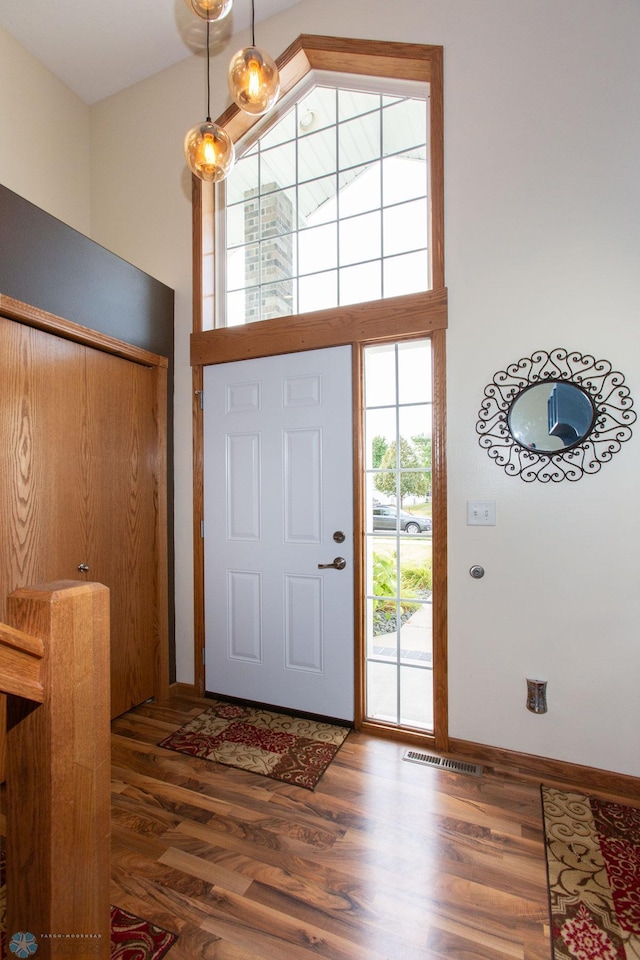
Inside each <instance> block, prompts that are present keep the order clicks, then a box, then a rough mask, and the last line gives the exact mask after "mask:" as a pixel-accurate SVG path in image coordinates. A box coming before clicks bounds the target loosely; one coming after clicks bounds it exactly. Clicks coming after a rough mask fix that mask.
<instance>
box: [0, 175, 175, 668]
mask: <svg viewBox="0 0 640 960" xmlns="http://www.w3.org/2000/svg"><path fill="white" fill-rule="evenodd" d="M0 293H2V294H5V295H6V296H9V297H14V298H15V299H16V300H22V301H24V302H25V303H29V304H31V306H34V307H38V308H39V309H40V310H46V311H47V312H48V313H53V314H56V316H59V317H64V319H65V320H73V322H74V323H79V324H82V326H84V327H90V328H91V329H92V330H98V331H99V332H100V333H105V334H108V335H109V336H112V337H117V339H119V340H125V341H126V342H127V343H132V344H135V346H137V347H142V348H143V349H145V350H150V351H151V352H152V353H157V354H160V355H161V356H165V357H167V358H168V359H169V373H168V410H167V425H168V433H169V436H168V476H167V500H168V504H169V517H168V530H169V578H170V579H169V600H170V615H169V628H170V657H171V662H170V676H171V679H172V680H174V679H175V633H174V627H173V624H174V605H173V596H174V563H173V512H172V510H173V310H174V292H173V290H172V289H171V288H170V287H167V286H166V285H165V284H163V283H160V281H159V280H154V278H153V277H150V276H149V275H148V274H146V273H144V272H143V271H142V270H138V269H137V267H134V266H132V265H131V264H130V263H127V261H126V260H122V259H121V258H120V257H117V256H116V255H115V254H114V253H111V252H110V251H109V250H106V249H105V248H104V247H101V246H100V245H99V244H97V243H95V242H94V241H93V240H90V239H89V238H88V237H85V236H84V235H83V234H82V233H79V232H78V231H77V230H74V229H73V228H72V227H69V226H67V225H66V224H64V223H62V221H60V220H57V219H56V218H55V217H52V216H51V215H50V214H48V213H45V212H44V210H41V209H40V208H39V207H36V206H34V204H32V203H30V202H29V201H28V200H25V199H24V198H23V197H20V196H18V194H16V193H13V192H12V191H11V190H8V189H7V188H6V187H3V186H2V185H1V184H0Z"/></svg>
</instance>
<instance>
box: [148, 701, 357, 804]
mask: <svg viewBox="0 0 640 960" xmlns="http://www.w3.org/2000/svg"><path fill="white" fill-rule="evenodd" d="M348 733H349V728H348V727H339V726H335V725H334V724H331V723H321V722H320V721H318V720H305V719H303V718H302V717H291V716H288V715H287V714H284V713H273V712H272V711H271V710H263V709H261V708H259V707H243V706H240V705H239V704H232V703H224V702H223V701H221V700H212V701H211V706H210V707H209V708H208V709H207V710H205V711H204V712H203V713H201V714H200V715H199V716H197V717H194V719H193V720H190V721H189V723H186V724H185V725H184V726H183V727H180V729H179V730H176V732H175V733H172V734H171V735H170V736H168V737H167V738H166V739H165V740H163V741H162V742H161V743H160V744H159V746H161V747H166V749H167V750H176V751H177V752H178V753H186V754H188V755H189V756H191V757H203V758H204V759H206V760H214V761H216V762H217V763H224V764H226V765H227V766H230V767H239V768H240V769H241V770H247V771H249V772H250V773H261V774H263V776H265V777H271V778H272V779H273V780H282V781H283V782H284V783H295V784H296V785H297V786H298V787H306V788H307V789H308V790H313V788H314V787H315V785H316V784H317V782H318V780H319V779H320V777H321V776H322V774H323V773H324V772H325V770H326V769H327V767H328V766H329V764H330V762H331V760H332V759H333V757H334V756H335V755H336V753H337V752H338V750H339V749H340V747H341V746H342V744H343V743H344V741H345V739H346V737H347V734H348Z"/></svg>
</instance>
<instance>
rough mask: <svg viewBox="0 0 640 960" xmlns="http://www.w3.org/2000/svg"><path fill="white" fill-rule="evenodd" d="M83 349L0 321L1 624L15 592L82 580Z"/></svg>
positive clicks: (84, 484)
mask: <svg viewBox="0 0 640 960" xmlns="http://www.w3.org/2000/svg"><path fill="white" fill-rule="evenodd" d="M85 352H86V348H84V347H82V346H81V345H79V344H77V343H72V342H70V341H68V340H62V339H59V338H58V337H52V336H50V335H49V334H47V333H44V332H43V331H41V330H36V329H34V328H32V327H28V326H24V325H23V324H20V323H14V322H13V321H11V320H7V319H5V318H4V317H0V458H1V460H0V511H1V514H0V516H1V517H2V521H1V522H2V535H1V537H0V620H2V621H3V622H5V621H6V617H5V614H6V601H7V596H8V594H9V593H11V592H12V591H13V590H15V589H16V588H17V587H24V586H27V585H28V584H32V583H42V582H46V581H50V580H58V579H68V580H74V579H76V580H79V579H82V574H80V573H78V564H80V563H82V562H83V558H84V553H85V542H86V537H85V513H86V503H85V490H86V469H85V468H86V460H85V457H84V453H83V447H84V444H85V440H86V428H87V422H86V416H85V405H84V382H85Z"/></svg>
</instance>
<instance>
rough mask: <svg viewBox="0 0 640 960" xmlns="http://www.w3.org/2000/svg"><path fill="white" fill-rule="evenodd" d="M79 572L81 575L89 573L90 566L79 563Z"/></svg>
mask: <svg viewBox="0 0 640 960" xmlns="http://www.w3.org/2000/svg"><path fill="white" fill-rule="evenodd" d="M78 570H79V571H80V573H89V564H88V563H79V564H78Z"/></svg>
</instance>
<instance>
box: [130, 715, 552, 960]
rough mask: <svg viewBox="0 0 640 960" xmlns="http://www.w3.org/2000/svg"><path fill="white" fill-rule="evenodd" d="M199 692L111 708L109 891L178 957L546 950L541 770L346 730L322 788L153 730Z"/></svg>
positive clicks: (422, 958)
mask: <svg viewBox="0 0 640 960" xmlns="http://www.w3.org/2000/svg"><path fill="white" fill-rule="evenodd" d="M205 706H206V701H202V700H196V699H188V698H176V699H174V700H171V701H169V702H166V703H160V704H154V703H150V704H146V705H144V706H142V707H139V708H138V709H137V710H134V711H132V712H130V713H128V714H125V715H124V716H123V717H121V718H119V719H117V720H116V721H114V723H113V726H112V731H113V735H112V745H113V773H112V789H113V794H112V800H113V803H112V810H113V820H112V829H113V842H112V889H111V902H112V904H115V905H117V906H120V907H122V908H124V909H127V910H130V911H131V912H133V913H135V914H137V915H138V916H141V917H144V918H145V919H147V920H150V921H152V922H154V923H157V924H159V925H160V926H162V927H165V928H166V929H168V930H171V931H173V932H175V933H177V934H179V938H180V939H179V940H178V942H177V944H176V945H175V946H174V947H172V949H171V951H170V953H169V954H168V960H194V958H199V957H201V958H212V960H213V958H215V960H305V958H309V960H310V958H312V957H315V958H318V957H320V958H323V960H432V958H433V960H443V958H447V960H467V958H482V960H506V958H520V960H548V958H549V955H550V945H549V931H548V906H547V893H546V874H545V860H544V845H543V836H542V819H541V805H540V795H539V789H538V785H537V784H535V783H523V782H518V781H516V780H513V779H510V778H508V777H506V776H498V775H496V774H494V773H491V772H485V773H484V775H483V776H482V777H481V778H475V777H471V776H468V775H464V774H457V773H451V772H447V771H443V770H440V769H437V768H431V767H424V766H420V765H418V764H414V763H409V762H406V761H404V760H403V759H402V758H403V756H404V753H405V751H406V745H403V744H400V743H393V742H390V741H387V740H383V739H377V738H373V737H371V736H367V735H363V734H357V733H353V732H352V733H350V734H349V736H348V738H347V741H346V743H345V744H344V746H343V747H342V748H341V750H340V751H339V753H338V755H337V757H336V758H335V759H334V760H333V762H332V763H331V765H330V767H329V769H328V770H327V772H326V773H325V774H324V776H323V777H322V779H321V780H320V783H319V784H318V786H317V787H316V789H315V791H310V790H305V789H302V788H300V787H295V786H289V785H285V784H282V783H279V782H276V781H274V780H270V779H267V778H265V777H261V776H254V775H252V774H248V773H245V772H243V771H240V770H234V769H232V768H231V767H226V766H221V765H218V764H214V763H210V762H208V761H206V760H198V759H193V758H190V757H186V756H183V755H181V754H178V753H173V752H170V751H167V750H164V749H161V748H160V747H158V746H157V745H156V744H157V743H158V741H159V740H161V739H162V738H163V737H164V736H166V735H167V734H168V733H169V732H171V731H172V730H174V729H176V727H178V726H180V725H181V724H182V723H184V722H185V721H186V720H188V719H189V718H190V717H192V716H195V715H196V714H197V713H199V712H200V711H201V710H202V709H203V708H204V707H205Z"/></svg>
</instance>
